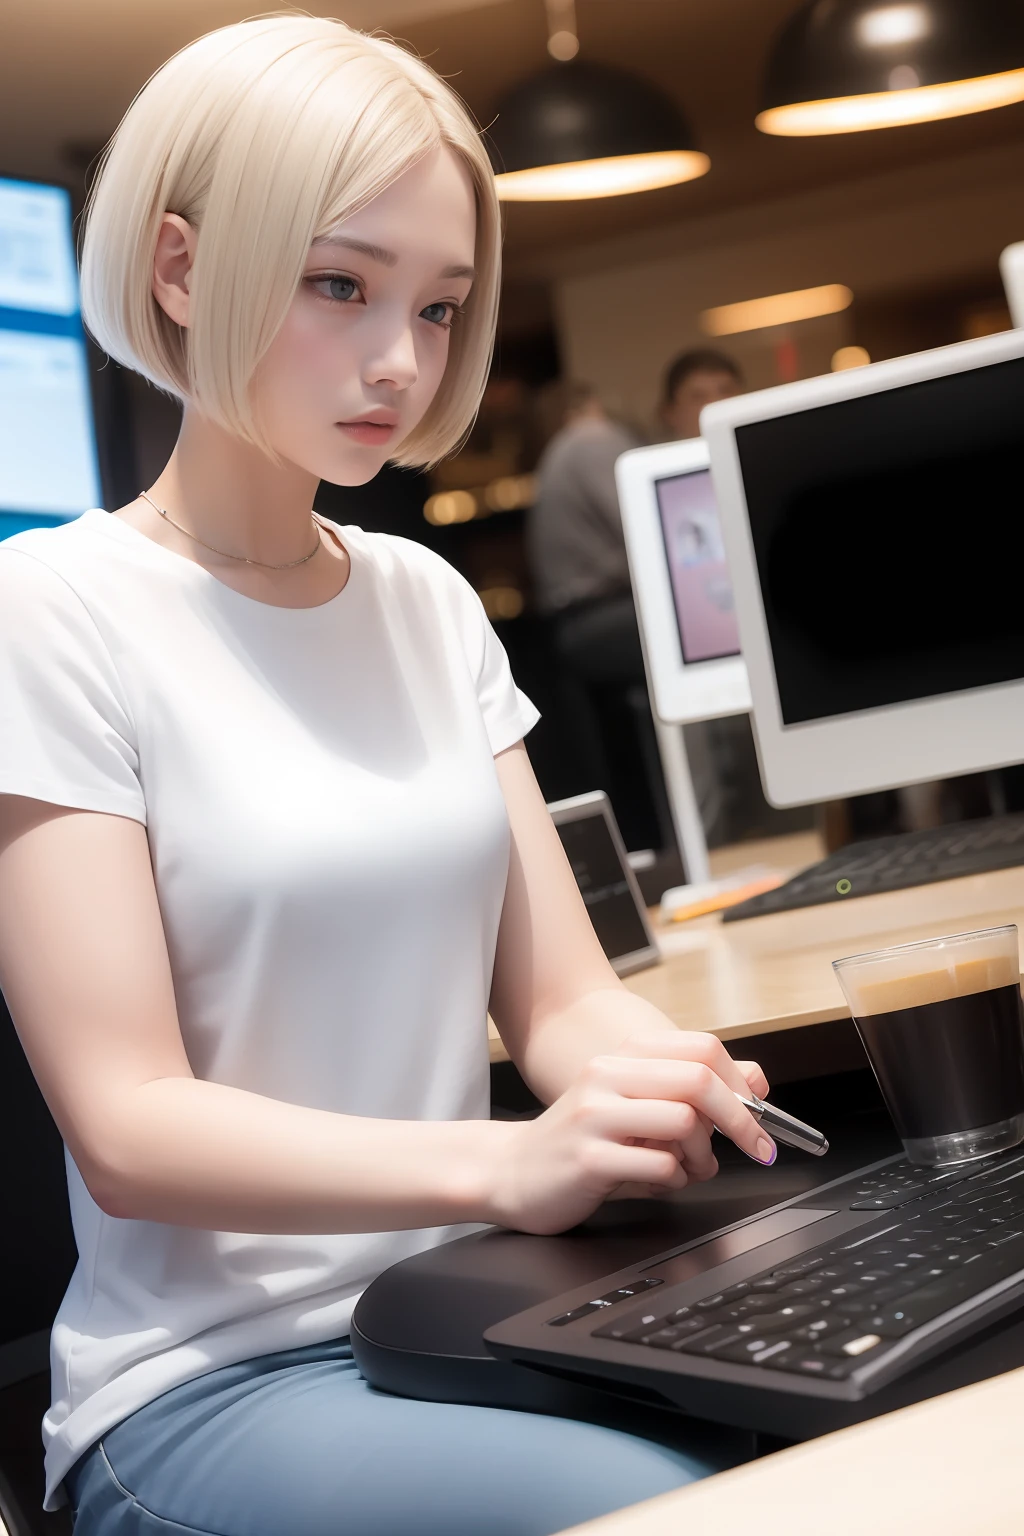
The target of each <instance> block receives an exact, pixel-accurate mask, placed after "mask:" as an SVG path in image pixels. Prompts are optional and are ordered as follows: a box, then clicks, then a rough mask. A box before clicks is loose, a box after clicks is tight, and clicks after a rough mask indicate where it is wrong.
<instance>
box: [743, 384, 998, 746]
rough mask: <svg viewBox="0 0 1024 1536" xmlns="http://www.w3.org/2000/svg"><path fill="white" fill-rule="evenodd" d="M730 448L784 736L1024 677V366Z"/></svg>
mask: <svg viewBox="0 0 1024 1536" xmlns="http://www.w3.org/2000/svg"><path fill="white" fill-rule="evenodd" d="M736 444H737V448H738V451H739V458H740V465H741V468H742V472H743V486H744V493H745V495H746V499H747V507H748V511H749V517H750V528H751V534H752V537H753V544H754V553H755V557H756V560H757V570H758V576H759V579H760V584H761V593H762V599H763V602H764V609H765V618H766V621H767V625H768V635H769V640H770V643H771V650H772V657H773V660H774V666H775V676H776V681H777V685H778V692H779V702H780V706H781V710H782V719H783V722H784V724H785V725H797V724H799V723H800V722H802V721H808V720H820V719H824V718H827V717H828V716H832V715H844V714H849V713H852V712H854V711H856V710H863V709H877V708H879V707H880V706H883V705H887V704H901V703H904V702H907V701H909V700H911V699H926V698H931V697H934V696H936V695H938V694H945V693H954V692H958V691H960V690H962V689H967V688H980V687H985V686H988V685H991V684H995V683H1005V682H1009V681H1012V680H1016V679H1019V678H1024V597H1022V574H1021V573H1022V571H1024V496H1022V486H1024V359H1014V360H1012V361H1010V362H1003V363H997V364H993V365H991V366H989V367H986V368H975V369H971V370H969V371H967V372H965V373H958V374H951V375H948V376H947V377H945V378H940V379H930V380H928V381H927V382H924V383H920V384H911V385H907V386H905V387H903V388H900V389H892V390H884V391H882V392H880V393H878V394H873V395H865V396H863V397H862V398H860V399H856V400H844V401H839V402H837V403H835V404H832V405H825V406H820V407H818V408H816V409H814V410H809V411H800V412H797V413H795V414H794V415H791V416H782V417H777V418H776V419H775V420H772V421H760V422H754V423H751V424H749V425H746V426H740V427H737V429H736Z"/></svg>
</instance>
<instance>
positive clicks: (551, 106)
mask: <svg viewBox="0 0 1024 1536" xmlns="http://www.w3.org/2000/svg"><path fill="white" fill-rule="evenodd" d="M489 138H490V147H491V160H492V163H493V165H494V169H495V173H496V174H495V181H496V184H497V188H498V196H499V197H500V198H502V199H503V201H506V202H561V201H574V200H578V199H582V198H595V197H617V196H620V195H621V194H622V193H625V192H646V191H649V190H651V189H653V188H655V187H670V186H673V185H675V184H677V183H679V182H683V181H693V180H695V179H696V178H697V177H698V176H703V175H704V174H705V172H706V171H707V170H708V168H709V167H710V164H711V162H710V160H709V159H708V157H707V155H705V154H702V153H701V152H700V150H698V149H697V148H696V146H695V143H694V138H693V134H692V132H691V130H690V127H689V124H688V123H687V121H686V119H685V117H684V116H683V114H682V112H681V111H680V110H679V108H678V107H677V106H676V104H675V103H674V102H673V101H672V100H671V99H670V98H669V97H668V96H666V95H664V93H663V92H662V91H660V90H659V89H658V87H657V86H655V85H652V84H651V83H650V81H648V80H644V79H642V78H641V77H640V76H639V75H634V74H631V73H630V72H629V71H627V70H624V69H618V68H614V67H612V66H610V65H607V64H596V63H591V62H590V61H584V60H580V59H572V60H571V61H570V62H568V63H565V64H555V65H553V66H551V67H550V68H548V69H545V70H543V71H542V72H541V73H540V74H539V75H534V76H532V77H531V78H530V79H528V80H525V81H523V83H522V84H521V85H518V86H516V87H515V88H514V89H513V90H512V91H511V92H510V93H509V94H508V95H507V96H506V97H505V98H504V99H503V100H502V101H501V102H500V103H499V105H498V111H497V116H496V118H495V121H494V123H493V125H492V127H491V129H490V133H489Z"/></svg>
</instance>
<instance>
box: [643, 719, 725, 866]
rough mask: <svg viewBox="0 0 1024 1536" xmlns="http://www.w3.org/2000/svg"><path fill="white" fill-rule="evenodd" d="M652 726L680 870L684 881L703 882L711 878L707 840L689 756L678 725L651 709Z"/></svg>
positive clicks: (681, 729) (681, 730) (680, 727)
mask: <svg viewBox="0 0 1024 1536" xmlns="http://www.w3.org/2000/svg"><path fill="white" fill-rule="evenodd" d="M651 714H652V716H653V719H654V730H655V734H656V736H657V739H658V751H659V753H660V754H661V767H662V772H663V773H664V775H665V788H666V790H667V791H668V802H669V807H670V809H671V811H672V825H673V826H674V828H675V834H676V841H677V842H678V844H679V852H680V854H681V855H682V859H683V872H684V874H685V876H686V883H687V885H703V884H704V882H705V881H707V880H710V879H711V866H710V864H709V863H708V842H707V837H706V836H705V833H704V823H703V821H702V820H701V814H700V805H699V804H698V801H697V796H696V793H695V792H694V788H693V776H692V774H691V773H690V760H689V758H688V757H687V755H686V743H685V741H684V739H683V728H682V726H681V725H671V724H669V723H668V722H666V721H664V720H662V719H660V718H659V716H658V714H657V711H656V710H653V709H652V711H651Z"/></svg>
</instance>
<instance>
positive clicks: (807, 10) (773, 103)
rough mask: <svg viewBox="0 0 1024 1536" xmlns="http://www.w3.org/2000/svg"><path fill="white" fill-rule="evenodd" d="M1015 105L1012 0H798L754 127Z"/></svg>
mask: <svg viewBox="0 0 1024 1536" xmlns="http://www.w3.org/2000/svg"><path fill="white" fill-rule="evenodd" d="M1015 101H1024V4H1022V3H1021V0H807V3H805V4H804V5H801V7H800V9H799V10H798V11H797V13H796V15H795V16H793V17H792V19H791V20H790V21H789V22H788V23H787V24H786V25H785V26H784V27H783V28H782V31H781V32H780V33H779V35H778V36H777V38H776V40H775V43H774V46H773V48H772V52H771V56H770V59H769V63H768V69H767V74H766V78H765V85H764V91H763V94H762V110H761V111H760V113H759V114H758V116H757V119H756V121H757V126H758V128H760V129H761V131H762V132H763V133H771V134H780V135H783V136H786V137H806V136H811V135H815V134H829V133H861V132H864V131H865V130H867V129H871V128H894V127H898V126H900V125H902V124H906V123H928V122H934V121H936V120H937V119H939V118H943V117H963V116H965V115H966V114H967V113H970V112H984V111H987V110H989V109H990V108H992V107H1003V106H1008V105H1009V104H1010V103H1011V102H1015Z"/></svg>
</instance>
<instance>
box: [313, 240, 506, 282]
mask: <svg viewBox="0 0 1024 1536" xmlns="http://www.w3.org/2000/svg"><path fill="white" fill-rule="evenodd" d="M313 245H314V246H318V245H343V246H344V247H345V249H346V250H349V251H358V252H359V254H360V256H369V258H370V260H371V261H377V262H379V263H380V265H381V266H382V267H394V266H396V265H397V264H398V257H397V256H396V255H395V253H394V251H388V250H385V248H384V246H382V245H374V244H373V243H372V241H370V240H357V239H356V238H355V236H354V235H321V236H320V238H319V240H314V241H313ZM439 276H441V277H466V278H469V280H470V282H472V280H473V279H474V278H475V277H476V271H475V269H474V268H473V267H465V266H461V265H459V264H457V263H456V264H455V265H454V266H450V267H442V269H441V272H440V273H439Z"/></svg>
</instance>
